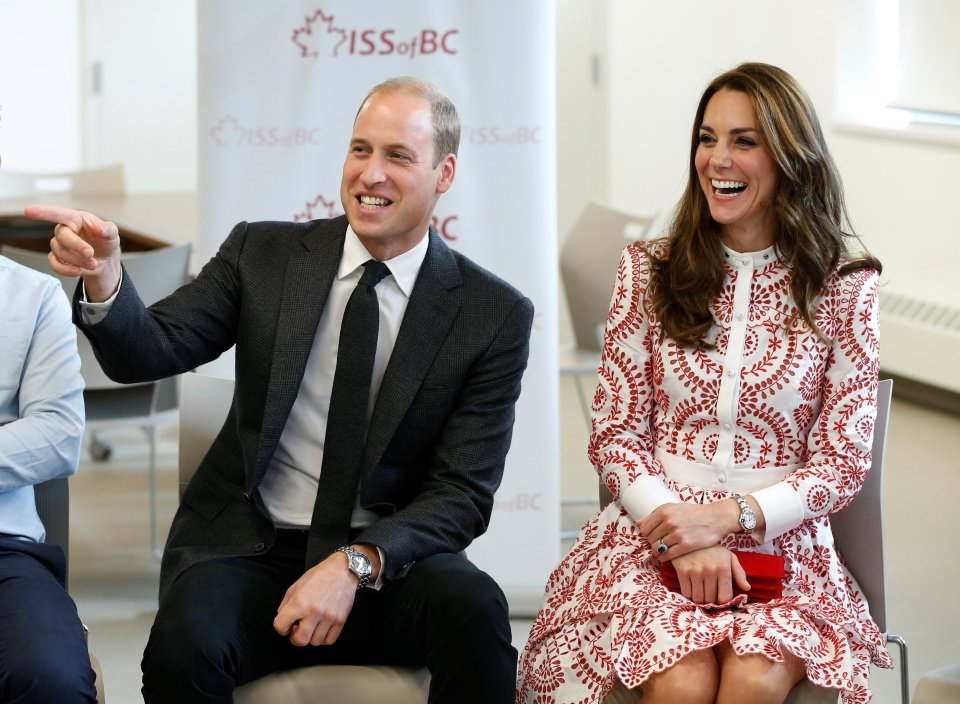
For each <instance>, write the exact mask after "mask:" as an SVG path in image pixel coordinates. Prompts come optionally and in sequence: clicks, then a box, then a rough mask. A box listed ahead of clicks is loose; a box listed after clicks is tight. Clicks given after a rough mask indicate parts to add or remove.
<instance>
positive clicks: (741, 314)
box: [737, 313, 746, 320]
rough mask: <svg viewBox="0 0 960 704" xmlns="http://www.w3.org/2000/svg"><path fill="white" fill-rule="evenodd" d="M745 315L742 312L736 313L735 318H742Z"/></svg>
mask: <svg viewBox="0 0 960 704" xmlns="http://www.w3.org/2000/svg"><path fill="white" fill-rule="evenodd" d="M745 317H746V316H745V315H744V314H743V313H737V320H743V319H744V318H745Z"/></svg>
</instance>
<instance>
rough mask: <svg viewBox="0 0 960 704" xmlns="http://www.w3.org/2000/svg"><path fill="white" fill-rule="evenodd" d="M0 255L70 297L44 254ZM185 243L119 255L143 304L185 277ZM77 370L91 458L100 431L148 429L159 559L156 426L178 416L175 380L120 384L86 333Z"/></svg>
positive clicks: (15, 251)
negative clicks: (53, 280)
mask: <svg viewBox="0 0 960 704" xmlns="http://www.w3.org/2000/svg"><path fill="white" fill-rule="evenodd" d="M0 254H3V255H4V256H6V257H8V258H10V259H12V260H13V261H15V262H19V263H20V264H23V265H24V266H27V267H30V268H31V269H36V270H38V271H42V272H44V273H46V274H51V275H53V276H56V277H57V278H58V279H59V280H60V283H61V284H62V286H63V291H64V294H66V296H67V298H68V299H69V298H70V297H71V295H72V294H73V291H74V289H75V288H76V286H77V279H75V278H71V277H65V276H58V275H57V274H54V273H53V272H51V270H50V265H49V262H48V261H47V255H46V254H42V253H40V252H33V251H30V250H26V249H20V248H17V247H11V246H9V245H4V246H2V247H0ZM189 260H190V245H189V244H183V245H178V246H176V247H164V248H162V249H154V250H149V251H146V252H136V253H130V254H124V255H123V264H124V266H125V267H126V270H127V273H128V274H129V276H130V277H131V279H132V280H133V281H134V282H135V284H136V287H137V291H138V292H139V293H140V297H141V298H142V299H143V302H144V303H145V304H147V305H150V304H151V303H154V302H155V301H158V300H160V299H161V298H163V297H165V296H166V295H168V294H170V293H172V292H173V291H174V290H176V289H177V288H178V287H179V286H181V285H182V284H183V283H185V282H186V280H187V266H188V264H189ZM77 348H78V350H79V352H80V374H81V375H82V376H83V381H84V391H83V401H84V405H85V406H86V429H87V431H88V432H89V433H90V435H91V437H90V451H91V454H92V455H93V457H94V459H96V460H106V459H108V458H109V456H110V452H111V449H110V446H109V445H108V444H106V443H105V442H103V441H102V440H101V439H100V436H99V433H101V432H102V431H109V430H111V429H115V428H118V427H139V428H142V429H143V430H144V432H145V433H146V434H147V440H148V443H149V449H150V545H151V549H152V550H153V553H154V555H156V556H157V557H158V558H159V557H160V554H161V553H162V551H163V550H162V546H161V544H160V532H159V527H158V516H157V426H158V425H160V424H162V423H169V422H173V421H175V420H176V419H177V386H176V379H175V378H170V379H161V380H159V381H153V382H146V383H142V384H119V383H117V382H115V381H112V380H111V379H110V378H109V377H107V375H106V374H105V373H104V372H103V370H102V369H101V368H100V364H99V362H97V359H96V356H95V355H94V353H93V348H92V347H91V346H90V343H89V341H88V340H87V338H86V337H85V336H84V335H82V334H78V335H77Z"/></svg>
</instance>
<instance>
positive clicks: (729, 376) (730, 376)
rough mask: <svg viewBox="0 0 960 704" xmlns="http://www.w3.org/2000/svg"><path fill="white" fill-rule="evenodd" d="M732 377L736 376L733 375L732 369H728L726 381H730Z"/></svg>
mask: <svg viewBox="0 0 960 704" xmlns="http://www.w3.org/2000/svg"><path fill="white" fill-rule="evenodd" d="M734 376H736V374H734V373H733V370H732V369H730V370H728V371H727V378H728V379H732V378H733V377H734Z"/></svg>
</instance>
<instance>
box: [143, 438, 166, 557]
mask: <svg viewBox="0 0 960 704" xmlns="http://www.w3.org/2000/svg"><path fill="white" fill-rule="evenodd" d="M144 430H145V431H146V433H147V440H148V442H149V444H150V547H151V549H152V550H153V555H154V557H156V558H157V559H158V560H159V559H160V558H161V557H162V556H163V547H162V546H161V545H160V529H159V527H158V518H157V426H155V425H148V426H146V427H145V428H144Z"/></svg>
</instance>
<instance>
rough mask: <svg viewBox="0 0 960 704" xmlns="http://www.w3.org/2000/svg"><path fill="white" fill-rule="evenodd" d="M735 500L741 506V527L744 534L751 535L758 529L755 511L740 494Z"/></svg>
mask: <svg viewBox="0 0 960 704" xmlns="http://www.w3.org/2000/svg"><path fill="white" fill-rule="evenodd" d="M733 498H735V499H736V500H737V503H738V504H740V527H741V528H743V532H744V533H749V532H750V531H752V530H753V529H754V528H756V527H757V514H756V513H754V512H753V509H752V508H750V504H748V503H747V500H746V499H745V498H743V497H742V496H740V495H739V494H737V495H736V496H734V497H733Z"/></svg>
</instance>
